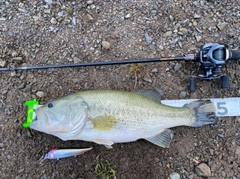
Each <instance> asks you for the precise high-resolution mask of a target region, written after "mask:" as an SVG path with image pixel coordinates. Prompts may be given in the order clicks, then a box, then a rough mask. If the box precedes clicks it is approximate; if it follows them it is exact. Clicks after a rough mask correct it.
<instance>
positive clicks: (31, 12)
mask: <svg viewBox="0 0 240 179" xmlns="http://www.w3.org/2000/svg"><path fill="white" fill-rule="evenodd" d="M239 5H240V1H233V0H230V1H220V0H219V1H218V0H217V1H211V0H208V1H205V0H202V1H192V0H189V1H186V0H183V1H177V0H174V1H173V0H166V1H159V0H149V1H147V0H138V1H136V0H132V1H130V0H108V1H107V0H102V1H81V0H79V1H73V0H69V1H62V0H45V1H42V0H36V1H17V0H0V52H1V53H0V61H1V66H2V67H9V66H26V65H29V66H30V65H44V64H62V63H79V62H95V61H110V60H123V59H140V58H152V57H164V56H165V57H169V56H180V55H185V54H188V53H196V52H197V51H198V49H199V48H200V47H201V46H202V45H204V44H206V43H210V42H211V43H213V42H218V43H224V44H227V45H229V48H230V49H239V45H240V44H239V40H240V38H239V37H240V36H239V35H240V27H239V16H240V11H239ZM103 41H107V42H109V43H110V48H109V49H107V48H108V46H106V47H103V46H102V42H103ZM107 45H108V44H107ZM143 67H144V69H141V70H139V72H138V73H137V74H136V76H135V73H134V72H130V71H131V70H130V65H122V66H102V67H84V68H64V69H45V70H29V71H12V72H1V79H0V87H1V91H0V94H1V95H0V110H1V113H0V114H1V115H0V150H1V156H0V161H1V165H0V178H16V179H17V178H43V179H46V178H74V179H75V178H76V179H80V178H84V179H87V178H97V177H95V175H94V171H95V167H96V165H97V164H98V163H99V162H101V161H105V160H107V161H108V162H109V163H110V164H111V165H112V166H113V169H114V170H115V171H116V177H117V178H121V179H124V178H126V179H127V178H159V179H160V178H168V177H169V176H170V174H171V173H172V172H176V173H178V174H179V175H180V176H181V178H190V179H200V178H204V177H202V176H199V174H198V172H197V170H196V167H197V166H198V165H199V164H200V163H204V164H206V165H207V167H209V168H210V174H207V175H208V178H212V179H213V178H216V179H217V178H218V179H223V178H224V179H225V178H229V179H230V178H231V179H237V178H240V162H239V159H240V135H239V134H240V128H239V127H240V126H239V122H238V121H239V118H236V117H229V118H219V119H218V122H217V123H216V124H214V125H208V126H204V127H201V128H197V129H195V128H190V127H177V128H174V129H173V131H174V139H173V141H172V143H171V147H170V148H169V149H164V148H160V147H157V146H155V145H153V144H151V143H149V142H147V141H144V140H139V141H136V142H132V143H124V144H114V145H113V149H112V150H107V149H106V148H105V147H104V146H100V145H97V144H95V143H90V142H83V141H61V140H60V139H58V138H56V137H54V136H50V135H47V134H44V133H40V132H36V131H34V135H33V136H31V135H29V133H28V131H27V130H26V129H23V127H22V124H23V123H24V121H25V118H26V110H27V109H26V106H25V105H24V103H25V101H27V100H30V99H33V98H37V99H38V100H39V101H40V103H41V104H45V103H46V102H48V101H51V100H53V99H57V98H60V97H63V96H65V95H68V94H71V93H74V92H78V91H84V90H91V89H117V90H124V91H134V90H138V89H151V88H154V87H158V88H160V89H161V90H162V91H163V92H164V98H165V99H181V98H185V99H190V98H199V99H201V98H212V97H214V98H222V97H239V96H240V80H239V79H240V73H239V63H237V62H229V63H228V64H227V65H226V66H225V67H224V69H223V72H224V73H226V74H228V75H229V77H230V89H228V90H222V89H221V88H220V86H221V81H220V80H214V81H210V82H206V81H205V82H200V81H198V83H197V90H196V91H195V92H190V91H189V90H188V88H189V78H190V76H191V75H194V74H197V73H198V71H199V67H198V64H197V63H190V62H189V63H185V62H162V63H148V64H144V65H143ZM55 147H57V148H85V147H93V150H92V151H90V152H87V153H85V154H84V155H81V156H78V157H77V158H74V157H71V158H66V159H61V160H58V161H57V162H55V163H52V162H51V161H49V160H47V161H44V162H43V163H41V164H40V163H39V159H40V158H41V156H42V155H43V154H45V153H46V152H48V151H49V150H51V149H52V148H55ZM206 170H207V169H206ZM203 172H205V173H206V172H207V171H203ZM173 177H176V178H178V176H177V175H174V176H173V175H171V178H173Z"/></svg>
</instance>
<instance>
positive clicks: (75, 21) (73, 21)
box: [72, 17, 77, 25]
mask: <svg viewBox="0 0 240 179" xmlns="http://www.w3.org/2000/svg"><path fill="white" fill-rule="evenodd" d="M72 24H73V25H77V19H76V17H73V18H72Z"/></svg>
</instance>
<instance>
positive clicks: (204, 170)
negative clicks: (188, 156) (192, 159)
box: [195, 163, 212, 177]
mask: <svg viewBox="0 0 240 179" xmlns="http://www.w3.org/2000/svg"><path fill="white" fill-rule="evenodd" d="M195 172H196V174H197V175H198V176H202V177H210V176H211V175H212V174H211V170H210V167H209V166H208V165H207V164H205V163H201V164H200V165H198V166H197V167H196V169H195Z"/></svg>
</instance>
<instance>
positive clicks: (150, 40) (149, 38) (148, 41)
mask: <svg viewBox="0 0 240 179" xmlns="http://www.w3.org/2000/svg"><path fill="white" fill-rule="evenodd" d="M145 40H146V42H147V43H148V44H150V43H152V41H153V39H152V37H150V36H149V35H148V34H147V33H145Z"/></svg>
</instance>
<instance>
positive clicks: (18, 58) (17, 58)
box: [12, 57, 23, 61]
mask: <svg viewBox="0 0 240 179" xmlns="http://www.w3.org/2000/svg"><path fill="white" fill-rule="evenodd" d="M12 59H13V60H16V61H21V60H22V59H23V58H22V57H14V58H12Z"/></svg>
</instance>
